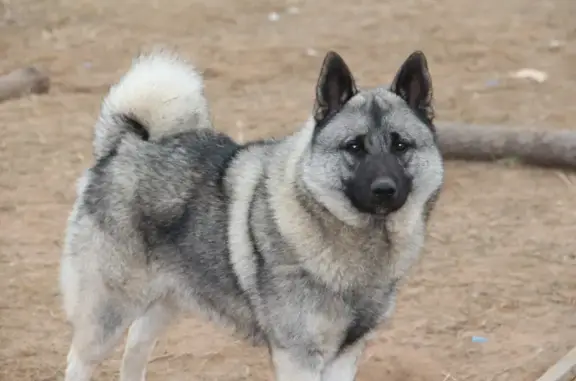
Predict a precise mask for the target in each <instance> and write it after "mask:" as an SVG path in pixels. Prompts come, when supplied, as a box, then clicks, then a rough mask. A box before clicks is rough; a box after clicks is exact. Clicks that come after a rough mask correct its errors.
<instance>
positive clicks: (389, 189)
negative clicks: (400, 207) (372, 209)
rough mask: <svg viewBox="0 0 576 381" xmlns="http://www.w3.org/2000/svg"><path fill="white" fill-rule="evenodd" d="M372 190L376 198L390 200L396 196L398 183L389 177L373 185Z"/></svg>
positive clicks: (375, 181) (378, 180) (382, 178)
mask: <svg viewBox="0 0 576 381" xmlns="http://www.w3.org/2000/svg"><path fill="white" fill-rule="evenodd" d="M370 190H371V191H372V194H374V196H376V197H378V198H380V199H382V200H389V199H391V198H393V197H394V196H395V195H396V183H395V182H394V180H392V179H391V178H389V177H380V178H378V179H376V180H374V182H373V183H372V185H371V186H370Z"/></svg>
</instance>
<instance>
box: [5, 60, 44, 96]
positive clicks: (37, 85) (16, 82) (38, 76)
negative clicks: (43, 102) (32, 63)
mask: <svg viewBox="0 0 576 381" xmlns="http://www.w3.org/2000/svg"><path fill="white" fill-rule="evenodd" d="M49 90H50V78H48V76H47V75H46V74H44V73H42V72H41V71H39V70H38V69H36V68H35V67H25V68H21V69H17V70H14V71H13V72H11V73H8V74H5V75H2V76H0V102H3V101H6V100H9V99H16V98H20V97H23V96H26V95H28V94H43V93H47V92H48V91H49Z"/></svg>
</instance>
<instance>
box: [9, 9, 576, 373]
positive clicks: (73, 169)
mask: <svg viewBox="0 0 576 381" xmlns="http://www.w3.org/2000/svg"><path fill="white" fill-rule="evenodd" d="M1 4H3V6H2V5H1ZM165 4H166V5H162V2H161V1H159V0H144V1H136V0H100V1H89V0H42V1H38V0H36V1H35V0H13V1H10V0H4V1H3V2H1V3H0V55H1V57H2V59H1V60H0V72H7V71H9V70H11V69H14V68H17V67H20V66H22V65H27V64H35V65H38V66H39V67H41V68H43V69H45V70H47V71H48V72H49V73H50V74H51V76H52V78H53V88H52V91H51V93H50V94H49V95H47V96H40V97H30V98H26V99H21V100H16V101H11V102H6V103H3V104H0V290H1V291H0V292H1V294H0V380H23V381H26V380H43V381H51V380H61V379H62V370H63V367H64V365H65V356H66V352H67V349H68V348H67V346H68V343H69V339H70V330H69V327H68V326H67V324H66V323H65V321H64V318H63V315H62V312H61V308H60V299H59V296H58V288H57V273H58V260H59V254H60V250H61V245H62V233H63V227H64V223H65V219H66V217H67V213H68V212H69V210H70V207H71V204H72V202H73V196H74V181H75V178H76V176H77V175H78V174H79V172H80V170H81V169H82V168H83V167H85V166H87V165H89V164H90V161H91V147H90V143H91V142H90V139H91V133H92V130H91V128H92V124H93V122H94V120H95V118H96V115H97V112H98V108H99V102H100V100H101V97H102V95H103V94H104V93H105V91H106V90H107V88H108V86H109V85H110V84H111V83H113V81H115V80H116V79H117V78H118V77H119V75H120V74H121V73H122V72H124V71H125V70H126V68H127V66H128V64H129V63H130V59H131V58H132V56H133V55H134V54H136V53H137V52H138V51H139V50H140V49H141V48H146V47H150V46H152V45H154V44H156V43H164V44H169V45H173V46H176V47H178V49H179V50H180V51H181V52H182V53H184V54H185V55H186V56H187V57H189V58H191V59H193V60H194V62H196V63H197V65H198V66H199V67H200V68H201V69H202V70H205V72H206V77H207V80H206V81H207V87H208V96H209V98H210V100H211V102H212V105H213V110H214V114H215V119H216V120H215V121H216V124H217V126H218V128H220V129H222V130H225V131H228V132H229V133H231V134H232V135H234V136H236V137H238V138H243V139H251V138H256V137H260V136H266V135H267V136H269V135H281V134H284V133H286V132H288V131H291V130H293V129H295V128H297V127H298V124H299V123H301V122H302V121H303V120H304V119H305V118H306V116H307V113H308V112H309V111H310V109H311V107H312V95H313V88H314V83H315V81H316V75H317V71H318V69H319V65H320V61H321V58H322V56H323V54H324V53H325V51H326V50H327V49H336V50H338V51H339V52H340V53H341V54H342V55H343V56H344V58H345V59H346V60H347V61H348V62H349V64H350V66H351V68H352V70H353V71H354V72H355V73H356V76H357V77H358V80H359V82H360V84H365V85H375V84H378V83H388V82H389V81H390V80H391V79H392V75H393V74H394V72H395V69H396V67H397V66H398V65H399V64H400V63H401V62H402V60H403V59H404V58H405V57H406V56H407V55H408V54H409V53H410V52H411V51H412V50H414V49H423V50H424V51H425V52H426V53H427V55H428V57H429V61H430V68H431V71H432V74H433V78H434V84H435V93H436V99H437V107H438V116H439V119H440V120H446V121H465V122H474V123H498V124H506V125H511V126H524V125H539V126H543V128H576V126H575V123H576V103H575V100H576V24H575V23H574V17H575V16H576V2H574V0H542V1H537V2H536V1H532V0H505V1H502V0H483V1H473V0H441V1H440V0H404V1H403V2H400V1H397V2H392V1H383V0H355V1H344V0H292V1H291V0H272V1H264V0H210V1H207V0H204V1H200V0H186V1H184V0H172V1H170V2H165ZM289 7H298V10H299V13H298V14H290V13H289V12H287V9H288V8H289ZM270 12H278V13H279V15H280V19H279V20H278V21H276V22H271V21H269V20H268V14H269V13H270ZM553 40H558V41H559V42H560V46H558V47H554V46H552V47H551V46H550V43H551V41H553ZM553 45H554V44H553ZM310 49H314V50H313V51H310ZM314 52H316V55H315V54H310V53H314ZM524 67H529V68H535V69H539V70H544V71H546V72H548V73H549V75H550V76H549V79H548V80H547V81H546V82H545V83H542V84H538V83H534V82H531V81H526V80H513V79H510V78H508V73H509V72H511V71H515V70H518V69H521V68H524ZM495 81H497V85H496V86H492V85H493V84H494V82H495ZM575 192H576V176H574V175H572V174H569V173H561V172H558V171H554V170H537V169H533V168H525V167H518V166H515V165H511V164H509V163H508V164H507V163H499V164H470V163H453V162H451V163H448V164H447V183H446V188H445V192H444V194H443V196H442V198H441V200H440V205H439V206H438V209H437V213H436V214H435V216H434V218H433V223H432V227H431V230H430V237H429V240H428V246H427V250H426V255H425V256H424V258H423V260H422V261H421V263H420V264H419V265H418V266H417V268H416V269H415V270H414V272H413V273H412V276H411V278H410V280H409V281H408V283H407V284H406V286H405V288H404V289H403V292H402V294H401V297H400V300H399V306H398V311H397V314H396V315H395V316H394V319H393V320H392V322H391V324H390V327H388V328H387V329H384V328H383V329H381V330H380V331H379V333H378V335H377V338H376V340H374V342H373V343H372V344H371V345H370V347H369V349H368V351H367V353H366V356H365V357H364V359H363V361H362V365H361V367H362V370H361V372H360V376H359V380H366V381H368V380H390V381H394V380H396V381H400V380H402V381H403V380H432V381H443V380H444V381H449V380H452V381H463V380H487V381H488V380H494V381H503V380H517V381H526V380H533V379H535V378H536V377H537V376H538V375H539V374H541V373H542V372H543V371H544V370H545V369H546V368H547V367H548V366H549V365H550V364H551V363H553V362H554V361H556V359H558V358H559V357H561V356H562V355H564V353H565V352H566V351H567V350H568V349H569V348H570V347H572V346H574V345H576V319H575V312H576V277H575V276H574V274H575V273H574V271H575V266H576V256H575V250H574V248H575V247H576V246H575V245H576V235H575V234H574V226H575V224H574V222H575V221H576V197H574V196H575ZM473 335H480V336H484V337H486V338H487V339H488V341H487V342H485V343H475V342H472V340H471V336H473ZM119 354H120V348H119V349H118V351H116V353H115V355H114V356H113V358H111V359H110V360H109V361H107V362H106V363H105V364H104V365H103V366H102V367H101V368H100V370H99V372H98V375H97V379H98V380H108V379H111V378H113V377H116V374H117V369H118V366H119V361H118V360H119ZM154 358H155V359H154V360H153V362H152V364H151V366H150V377H149V379H150V380H152V381H154V380H168V381H170V380H219V381H231V380H247V379H251V380H265V379H270V376H271V373H270V369H269V364H268V359H267V353H266V352H265V351H264V350H261V349H253V348H250V347H248V346H247V345H245V344H244V343H242V342H239V341H237V340H234V339H232V338H231V337H230V336H229V335H228V332H227V331H226V330H223V329H220V328H216V327H213V326H212V325H210V324H206V323H204V322H203V321H202V320H199V319H194V318H193V317H192V318H190V319H187V320H183V321H182V322H181V323H179V324H178V325H175V326H173V327H172V328H171V329H170V331H169V333H168V335H167V336H166V337H164V338H163V339H162V340H161V342H160V343H159V345H158V346H157V348H156V350H155V352H154Z"/></svg>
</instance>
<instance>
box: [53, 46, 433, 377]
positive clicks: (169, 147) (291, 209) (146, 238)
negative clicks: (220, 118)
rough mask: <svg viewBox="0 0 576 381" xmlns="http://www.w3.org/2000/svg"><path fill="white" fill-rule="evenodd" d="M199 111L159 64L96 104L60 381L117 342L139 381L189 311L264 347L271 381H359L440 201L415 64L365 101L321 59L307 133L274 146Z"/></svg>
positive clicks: (141, 59)
mask: <svg viewBox="0 0 576 381" xmlns="http://www.w3.org/2000/svg"><path fill="white" fill-rule="evenodd" d="M204 94H205V92H204V82H203V78H202V75H201V74H200V72H199V71H198V70H197V69H196V68H195V66H194V65H193V64H191V63H189V62H188V61H186V60H185V59H184V58H182V57H181V56H180V55H178V54H176V53H174V52H169V51H165V50H158V51H153V52H152V53H146V54H141V55H139V56H137V57H135V58H134V60H133V62H132V66H131V67H130V68H129V69H128V71H127V72H126V73H125V74H124V76H123V77H122V78H121V79H120V80H119V81H118V83H116V84H115V85H113V86H112V87H111V89H110V91H109V93H108V94H107V96H106V97H105V98H104V100H103V102H102V107H101V111H100V116H99V118H98V120H97V122H96V125H95V132H94V141H93V150H94V163H93V165H92V166H91V167H90V168H88V169H86V170H85V171H84V172H83V173H82V175H81V177H80V179H79V180H78V183H77V198H76V201H75V204H74V206H73V208H72V211H71V214H70V215H69V219H68V223H67V227H66V234H65V243H64V249H63V254H62V259H61V264H60V288H61V292H62V297H63V307H64V310H65V312H66V316H67V320H68V322H69V323H70V324H71V326H72V328H73V337H72V342H71V346H70V350H69V353H68V357H67V368H66V374H65V380H66V381H88V380H90V378H91V375H92V373H93V371H94V369H95V367H96V366H97V365H98V364H99V363H100V362H101V361H103V360H104V359H105V358H106V356H107V355H108V354H109V353H110V352H111V350H112V349H113V348H114V347H115V345H116V344H117V343H118V342H119V341H120V339H121V338H122V337H123V334H124V333H125V332H126V330H128V337H127V341H126V346H125V350H124V355H123V359H122V365H121V369H120V379H121V380H122V381H143V380H145V378H146V367H147V363H148V359H149V356H150V353H151V351H152V350H153V348H154V346H155V343H156V341H157V339H158V337H159V336H160V335H161V334H162V333H163V332H164V330H165V329H166V328H167V327H168V326H169V324H170V323H171V322H173V321H174V319H175V318H176V317H177V316H178V315H179V314H180V313H181V312H182V313H184V312H191V313H201V314H203V315H204V316H205V317H206V318H207V319H212V320H214V321H218V322H220V323H221V324H224V325H226V326H228V327H230V328H232V329H233V330H234V331H235V332H237V333H238V334H241V335H242V337H244V338H246V339H247V340H251V341H252V342H253V343H254V344H255V345H259V344H261V345H264V346H267V347H268V350H269V354H270V359H271V366H272V367H273V369H274V374H275V379H276V381H352V380H354V379H355V377H356V372H357V366H358V365H357V364H358V360H359V358H360V356H361V355H362V353H363V351H364V348H365V343H366V342H367V340H368V339H369V337H370V336H371V335H370V333H372V332H373V331H374V330H375V329H376V328H377V327H378V326H379V324H380V323H381V322H384V321H387V320H388V318H389V317H390V316H391V314H392V312H393V309H394V306H395V301H396V295H397V291H398V288H399V286H400V282H401V281H402V279H403V278H404V277H405V275H407V272H408V271H409V269H410V267H411V266H412V265H413V264H414V263H415V261H416V260H417V259H418V257H419V254H420V252H421V249H422V247H423V244H424V240H425V236H426V226H427V223H428V220H429V216H430V213H431V212H432V211H433V210H434V205H435V201H436V200H437V198H438V196H439V195H440V191H441V189H442V185H443V173H444V170H443V161H442V156H441V154H440V152H439V148H438V146H437V138H436V129H435V127H434V108H433V104H432V82H431V77H430V73H429V69H428V64H427V60H426V57H425V55H424V54H423V53H422V52H421V51H414V52H413V53H412V54H410V55H409V56H408V57H407V58H406V60H405V61H404V62H403V63H402V65H401V66H400V68H399V70H398V72H397V74H396V75H395V76H394V78H393V81H392V83H391V84H390V85H387V86H380V87H374V88H366V89H360V88H359V87H358V86H357V84H356V81H355V80H354V77H353V75H352V73H351V71H350V69H349V67H348V66H347V64H346V63H345V62H344V60H343V58H342V57H341V56H340V55H339V54H338V53H336V52H334V51H328V52H327V54H326V56H325V58H324V60H323V62H322V67H321V70H320V74H319V78H318V81H317V84H316V93H315V100H314V107H313V108H312V107H311V109H312V112H311V113H310V117H309V118H308V120H306V121H304V122H303V124H302V126H301V128H300V129H299V130H297V131H296V132H294V133H292V134H290V135H288V136H286V137H284V138H281V139H268V140H266V139H265V140H261V141H253V142H249V143H247V144H239V143H238V142H235V141H234V140H233V139H231V138H230V137H229V136H227V135H226V134H224V133H222V132H218V131H217V129H216V128H214V127H213V124H212V114H211V111H210V108H209V106H208V102H207V99H206V97H205V95H204Z"/></svg>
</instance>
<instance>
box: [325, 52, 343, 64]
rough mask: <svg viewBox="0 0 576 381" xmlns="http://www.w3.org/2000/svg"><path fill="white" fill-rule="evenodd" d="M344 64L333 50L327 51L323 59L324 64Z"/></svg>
mask: <svg viewBox="0 0 576 381" xmlns="http://www.w3.org/2000/svg"><path fill="white" fill-rule="evenodd" d="M333 61H337V62H344V59H342V57H341V56H340V54H338V53H336V52H335V51H334V50H329V51H328V52H327V53H326V56H325V57H324V62H333Z"/></svg>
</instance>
